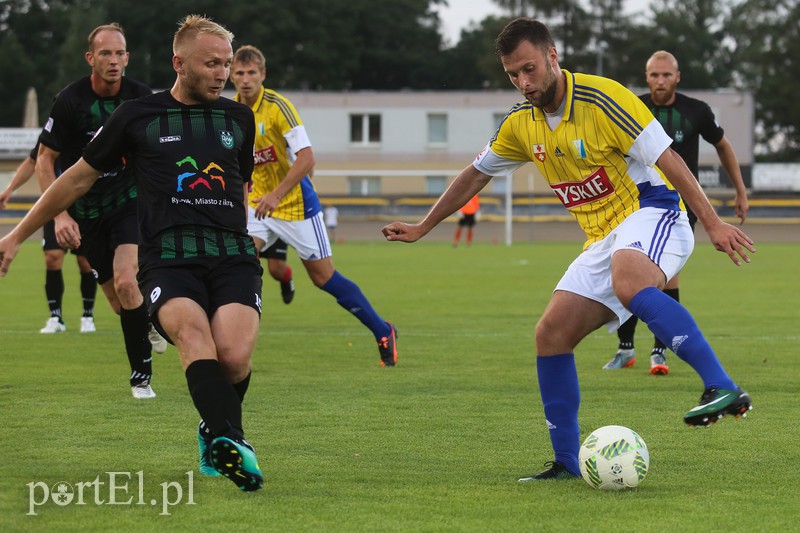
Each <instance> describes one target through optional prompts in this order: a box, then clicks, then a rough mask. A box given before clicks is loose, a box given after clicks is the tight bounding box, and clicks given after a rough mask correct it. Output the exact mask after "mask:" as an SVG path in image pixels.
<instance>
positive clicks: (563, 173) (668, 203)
mask: <svg viewBox="0 0 800 533" xmlns="http://www.w3.org/2000/svg"><path fill="white" fill-rule="evenodd" d="M496 44H497V53H498V56H499V58H500V61H501V63H502V64H503V68H504V69H505V71H506V73H507V74H508V76H509V78H510V79H511V82H512V83H513V84H514V86H515V87H516V88H517V89H518V90H519V91H520V92H521V93H522V94H523V95H524V96H525V99H526V100H525V101H524V102H521V103H519V104H517V105H516V106H514V107H513V108H512V109H511V111H510V112H509V113H508V115H507V116H506V117H505V119H504V120H503V122H502V123H501V125H500V127H499V128H498V130H497V133H496V134H495V135H494V137H493V138H492V139H491V140H490V141H489V143H488V145H487V146H486V147H485V148H484V150H483V151H482V152H481V153H480V154H479V155H478V157H477V158H476V159H475V161H474V162H473V163H472V165H470V166H468V167H467V168H465V169H464V170H463V171H462V172H461V173H460V174H459V175H458V177H457V178H456V179H455V181H454V182H453V183H452V184H451V185H450V187H448V189H447V190H446V191H445V193H444V194H443V195H442V196H441V198H439V200H438V201H437V202H436V204H435V205H434V206H433V208H432V209H431V211H430V212H429V213H428V214H427V216H426V217H425V218H424V219H423V220H422V222H420V223H419V224H406V223H402V222H393V223H392V224H389V225H388V226H386V227H385V228H383V233H384V235H385V236H386V238H387V239H388V240H390V241H404V242H414V241H416V240H418V239H420V238H421V237H423V236H424V235H426V234H427V233H428V232H430V231H431V229H433V227H434V226H436V225H437V224H438V223H439V222H441V221H442V220H444V219H445V218H446V217H448V216H450V215H451V214H452V213H453V212H454V211H455V210H456V209H458V208H459V207H460V206H461V205H463V204H464V203H465V202H466V201H467V200H469V199H470V198H471V197H472V196H474V195H475V194H477V193H478V192H479V191H480V190H481V189H482V188H483V187H484V186H486V184H487V183H488V182H489V180H490V179H491V177H492V176H494V175H498V174H507V173H509V172H512V171H514V170H516V169H517V168H519V167H520V166H522V165H523V164H525V163H526V162H528V161H533V162H534V163H535V164H536V166H537V168H538V169H539V171H540V172H541V173H542V175H543V176H544V177H545V179H547V181H548V183H549V184H550V187H551V188H552V189H553V191H554V192H555V194H556V196H557V197H558V198H559V200H561V202H562V203H563V204H564V206H565V207H566V208H567V209H568V210H569V212H570V213H571V214H572V215H573V216H574V217H575V218H576V220H577V221H578V223H579V224H580V225H581V227H582V228H583V230H584V231H585V232H586V237H587V241H586V245H585V246H584V251H583V253H581V255H579V256H578V258H577V259H575V261H574V262H573V263H572V264H571V265H570V266H569V268H568V269H567V272H566V273H565V274H564V276H563V277H562V278H561V280H560V281H559V282H558V285H557V286H556V289H555V291H554V292H553V296H552V298H551V300H550V303H549V304H548V306H547V308H546V309H545V311H544V313H543V315H542V317H541V318H540V319H539V322H538V324H537V325H536V350H537V357H536V366H537V371H538V375H539V391H540V393H541V397H542V403H543V406H544V413H545V418H546V423H547V427H548V429H549V431H550V440H551V443H552V445H553V450H554V452H555V460H554V461H552V462H548V463H546V466H548V467H549V468H547V469H546V470H545V471H543V472H540V473H538V474H535V475H532V476H529V477H524V478H522V479H520V481H530V480H539V479H561V478H569V477H574V476H579V475H580V470H579V467H578V450H579V448H580V429H579V426H578V406H579V404H580V388H579V386H578V374H577V370H576V366H575V357H574V349H575V347H576V346H577V345H578V343H579V342H580V341H581V340H582V339H583V338H584V337H586V336H587V335H588V334H589V333H591V332H592V331H594V330H595V329H597V328H599V327H600V326H602V325H603V324H606V325H607V326H608V328H609V330H611V331H614V330H615V329H616V328H617V327H618V326H619V324H620V323H622V322H624V321H625V320H626V319H627V318H628V317H629V316H631V313H633V314H635V315H636V316H638V317H639V318H640V319H641V320H643V321H644V322H645V323H647V325H648V326H649V327H650V329H651V330H653V332H654V333H655V334H656V335H657V336H658V337H659V338H662V339H670V341H671V347H672V350H673V351H674V352H675V353H676V354H677V355H678V357H680V358H681V359H683V360H684V361H686V362H687V363H688V364H689V365H690V366H691V367H692V368H694V370H695V371H696V372H697V373H698V374H699V375H700V377H701V379H702V380H703V384H704V387H705V390H704V392H703V394H702V396H701V399H700V402H699V404H698V405H697V406H696V407H694V408H692V409H690V410H689V411H688V412H687V413H686V414H685V415H684V421H685V422H686V423H687V424H689V425H708V424H710V423H712V422H716V421H717V420H718V419H719V418H722V417H723V416H725V415H737V416H738V415H741V414H745V413H746V412H747V411H748V410H749V409H750V408H751V403H750V397H749V396H748V394H747V393H746V392H744V391H743V390H742V389H741V388H739V387H738V385H736V383H734V381H733V380H732V379H731V378H730V377H729V376H728V374H727V373H726V372H725V370H724V369H723V367H722V365H721V364H720V362H719V360H718V359H717V356H716V355H715V354H714V351H713V350H712V349H711V346H710V345H709V344H708V342H707V341H706V340H705V338H704V337H703V334H702V333H701V332H700V330H699V328H698V327H697V324H696V323H695V321H694V319H693V318H692V316H691V315H690V314H689V312H688V311H687V310H686V309H685V308H684V307H683V306H681V304H680V303H678V302H676V301H675V300H673V299H672V298H670V297H669V296H668V295H666V294H664V293H663V292H662V291H661V290H660V289H661V288H663V287H664V285H665V284H666V282H667V280H669V279H670V278H672V276H674V275H675V274H676V273H677V272H678V271H679V270H680V268H681V266H682V265H683V264H684V263H685V262H686V260H687V259H688V257H689V255H690V254H691V251H692V249H693V247H694V237H693V234H692V231H691V228H690V227H689V221H688V219H687V216H686V212H685V211H684V210H683V209H682V205H681V203H680V198H679V197H678V194H677V192H676V191H675V190H674V189H673V187H672V185H675V187H677V189H678V191H679V192H680V193H681V196H683V198H685V199H686V201H687V202H688V203H689V204H690V205H691V206H692V208H693V210H694V211H695V213H697V216H698V219H699V220H700V221H701V222H702V224H703V226H704V227H705V229H706V232H707V233H708V235H709V238H710V240H711V242H712V243H714V245H715V247H716V248H717V249H718V250H721V251H724V252H726V253H727V254H728V256H729V257H730V258H731V260H732V261H733V262H734V263H735V264H737V265H739V264H741V262H740V260H739V257H741V258H742V259H743V260H744V261H745V262H749V261H750V259H749V257H748V255H747V251H750V252H755V249H754V248H753V241H752V240H751V239H750V238H749V237H748V236H747V235H745V234H744V233H743V232H742V231H741V230H739V229H738V228H735V227H734V226H731V225H730V224H726V223H724V222H722V220H720V218H719V217H718V216H717V214H716V213H715V212H714V210H713V208H712V207H711V204H710V203H709V202H708V199H707V198H706V197H705V195H704V194H703V192H702V189H700V186H699V185H698V183H697V181H696V180H695V179H694V177H693V176H692V174H691V172H690V171H689V170H688V168H687V167H686V165H685V164H684V163H683V160H682V159H680V157H679V156H678V155H677V154H675V153H674V152H673V151H672V150H671V149H670V143H671V142H672V140H671V139H670V138H669V136H667V134H666V133H665V132H664V129H663V128H662V127H661V125H660V124H659V123H658V121H656V120H655V119H654V118H653V115H652V114H651V113H650V112H649V111H648V109H647V108H646V107H645V106H644V104H643V103H642V102H641V101H640V100H639V99H638V98H637V97H636V96H635V95H634V94H633V93H631V92H630V91H628V90H627V89H625V88H624V87H622V86H621V85H619V84H618V83H616V82H614V81H612V80H609V79H606V78H601V77H598V76H589V75H585V74H577V73H571V72H567V71H565V70H562V69H561V68H560V67H559V64H558V53H557V51H556V48H555V45H554V43H553V38H552V36H551V35H550V32H549V30H548V29H547V27H546V26H545V25H544V24H542V23H541V22H539V21H536V20H533V19H529V18H524V17H523V18H518V19H516V20H514V21H512V22H511V23H509V24H508V25H507V26H506V27H505V28H504V29H503V31H502V32H501V33H500V35H499V36H498V38H497V43H496Z"/></svg>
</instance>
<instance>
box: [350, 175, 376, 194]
mask: <svg viewBox="0 0 800 533" xmlns="http://www.w3.org/2000/svg"><path fill="white" fill-rule="evenodd" d="M347 193H348V194H350V195H351V196H374V195H377V194H380V193H381V179H380V178H379V177H378V176H366V177H362V176H358V177H352V176H351V177H349V178H347Z"/></svg>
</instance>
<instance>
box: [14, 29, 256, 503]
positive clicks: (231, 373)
mask: <svg viewBox="0 0 800 533" xmlns="http://www.w3.org/2000/svg"><path fill="white" fill-rule="evenodd" d="M232 40H233V35H232V34H231V33H230V32H229V31H228V30H226V29H225V28H223V27H222V26H220V25H218V24H216V23H214V22H212V21H211V20H210V19H207V18H205V17H202V16H199V15H190V16H188V17H186V18H185V19H184V20H183V21H182V22H181V24H180V28H179V29H178V31H177V32H176V33H175V38H174V41H173V51H174V56H173V59H172V64H173V68H174V69H175V71H176V73H177V80H176V81H175V84H174V85H173V87H172V89H170V90H169V91H164V92H160V93H157V94H153V95H150V96H144V97H142V98H139V99H136V100H130V101H127V102H124V103H122V104H121V105H120V106H119V107H118V108H117V110H116V111H114V113H113V114H112V115H111V116H110V117H109V118H108V120H107V121H106V123H105V125H104V127H103V128H102V129H101V130H100V131H99V132H98V133H97V135H96V136H95V137H94V139H93V140H92V141H91V142H90V143H89V144H88V145H87V146H86V148H85V150H84V153H83V157H82V158H81V159H79V160H78V162H77V163H75V165H73V166H72V167H70V168H69V169H68V170H66V171H65V172H64V173H63V174H62V175H61V177H59V179H58V180H57V181H56V182H55V183H54V184H53V185H52V186H51V187H50V188H49V189H48V190H47V192H45V194H43V195H42V197H41V198H40V199H39V201H38V202H37V203H36V205H34V207H33V208H32V209H31V210H30V211H29V212H28V214H27V216H26V217H25V218H24V219H23V220H22V222H20V223H19V225H18V226H17V227H16V228H15V229H14V230H12V231H11V232H10V233H9V234H8V235H7V236H6V237H5V238H3V239H1V240H0V276H1V275H4V274H5V273H6V272H7V271H8V266H9V263H10V262H11V260H12V259H13V257H14V255H15V254H16V253H17V251H18V250H19V246H20V243H21V242H22V241H23V240H24V239H25V238H27V237H28V236H29V235H30V234H31V233H32V232H33V231H35V229H36V228H37V227H38V226H41V224H43V223H44V222H45V221H46V220H47V219H48V218H51V217H52V216H54V215H55V214H56V213H59V212H60V211H62V210H63V209H65V208H67V207H68V206H69V205H71V204H72V203H73V202H74V201H75V200H77V198H78V197H79V196H80V195H81V194H83V193H84V192H85V191H87V190H88V189H89V187H90V186H91V185H92V184H94V183H95V182H96V181H97V180H98V176H99V175H100V174H101V173H104V172H109V171H112V170H113V169H115V168H116V167H117V165H118V163H119V161H120V160H121V159H123V158H124V159H125V161H126V164H127V166H128V169H129V170H130V171H131V172H132V173H133V176H134V177H135V180H136V187H137V190H138V195H139V199H140V202H139V210H138V221H139V224H138V225H139V233H140V241H139V274H138V279H139V285H140V287H141V289H142V293H143V294H145V297H146V300H147V304H148V307H149V309H150V315H151V317H152V320H153V322H154V324H155V325H156V327H157V328H159V330H160V331H161V332H162V333H163V334H164V335H165V336H166V337H167V338H168V339H170V340H171V341H172V342H173V343H174V344H175V346H176V347H177V348H178V353H179V354H180V358H181V363H182V364H183V367H184V369H185V374H186V381H187V384H188V386H189V393H190V395H191V397H192V400H193V401H194V405H195V407H196V408H197V411H198V412H199V413H200V416H201V418H202V420H201V423H200V426H199V428H198V443H199V445H200V452H201V455H200V466H201V472H203V473H207V474H212V475H213V474H217V475H219V474H222V475H224V476H226V477H228V478H229V479H231V480H232V481H233V482H234V483H235V484H236V485H237V486H238V487H239V488H240V489H242V490H245V491H252V490H257V489H259V488H261V487H262V486H263V483H264V478H263V475H262V473H261V470H260V469H259V467H258V461H257V459H256V456H255V452H254V451H253V448H252V446H250V444H248V443H247V442H246V441H245V440H244V430H243V424H242V405H241V404H242V401H243V399H244V396H245V393H246V392H247V388H248V385H249V382H250V369H251V359H252V352H253V349H254V348H255V342H256V338H257V336H258V323H259V319H260V313H261V275H262V269H261V266H260V265H259V261H258V258H257V257H256V254H255V248H254V246H253V241H252V239H251V238H250V236H249V235H248V233H247V210H246V199H247V192H248V186H249V182H250V175H251V173H252V171H253V139H254V137H255V119H254V117H253V112H252V111H251V110H250V108H248V107H247V106H244V105H241V104H239V103H236V102H233V101H232V100H228V99H226V98H221V97H220V96H221V94H222V90H223V88H224V86H225V82H226V80H227V79H228V75H229V73H230V65H231V61H232V59H233V50H232V48H231V42H232ZM104 179H109V180H121V179H124V178H123V177H122V176H119V175H117V176H110V177H108V178H104ZM65 241H66V243H67V244H69V245H71V246H73V247H74V246H78V245H79V244H80V234H78V233H72V232H67V233H66V234H65Z"/></svg>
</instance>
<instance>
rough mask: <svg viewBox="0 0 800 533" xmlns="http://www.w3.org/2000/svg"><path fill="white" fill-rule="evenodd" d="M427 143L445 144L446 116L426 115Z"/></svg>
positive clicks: (441, 114) (437, 114) (440, 114)
mask: <svg viewBox="0 0 800 533" xmlns="http://www.w3.org/2000/svg"><path fill="white" fill-rule="evenodd" d="M428 143H429V144H446V143H447V115H445V114H444V113H430V114H428Z"/></svg>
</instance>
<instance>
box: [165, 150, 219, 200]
mask: <svg viewBox="0 0 800 533" xmlns="http://www.w3.org/2000/svg"><path fill="white" fill-rule="evenodd" d="M175 164H176V165H178V167H179V168H180V169H181V170H182V171H184V172H181V173H180V174H178V188H177V189H175V190H176V192H183V190H184V189H183V187H184V183H185V182H187V180H188V182H187V183H186V187H189V188H190V189H192V190H194V189H195V188H196V187H200V186H202V187H205V188H206V189H208V190H209V191H210V190H211V184H212V182H214V181H218V182H219V183H220V185H222V190H223V191H224V190H225V178H223V177H222V174H224V173H225V171H224V170H222V167H221V166H219V165H218V164H216V163H214V162H213V161H212V162H211V163H209V164H208V165H206V167H205V168H204V169H203V170H202V171H201V170H200V167H199V166H198V165H197V161H195V159H194V158H193V157H192V156H190V155H187V156H186V157H184V158H183V159H181V160H180V161H177V162H176V163H175ZM187 167H188V168H187ZM192 169H194V172H193V171H192Z"/></svg>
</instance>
